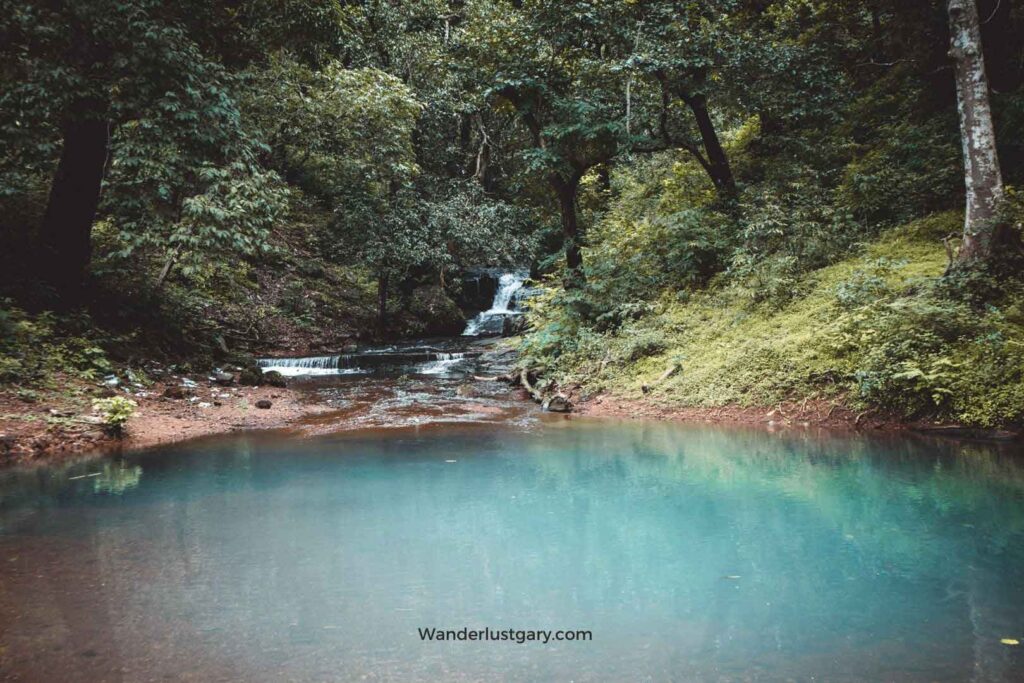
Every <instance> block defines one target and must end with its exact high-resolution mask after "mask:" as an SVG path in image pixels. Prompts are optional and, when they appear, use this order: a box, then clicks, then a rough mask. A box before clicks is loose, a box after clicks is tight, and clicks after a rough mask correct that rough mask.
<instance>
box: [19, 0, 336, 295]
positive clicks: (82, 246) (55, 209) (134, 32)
mask: <svg viewBox="0 0 1024 683" xmlns="http://www.w3.org/2000/svg"><path fill="white" fill-rule="evenodd" d="M235 5H236V3H232V2H213V3H211V2H199V1H198V0H184V1H182V2H175V3H165V2H161V1H160V0H128V1H126V2H121V1H115V0H77V1H76V2H47V1H44V0H32V1H30V2H13V1H10V0H7V1H5V2H3V5H2V6H0V17H2V18H0V36H2V37H3V39H4V40H3V41H2V42H3V45H4V46H3V47H2V48H0V50H2V56H3V58H4V62H5V68H4V71H3V73H2V75H0V78H2V79H3V88H2V90H3V92H2V94H0V116H2V118H0V143H3V144H6V145H12V146H19V147H21V149H23V150H25V149H31V148H33V147H34V148H36V149H39V148H41V147H44V146H45V145H51V146H52V148H53V149H59V150H60V155H59V158H58V159H54V162H53V163H54V164H55V170H53V171H52V182H51V188H50V193H49V202H48V205H47V209H46V212H45V215H44V217H43V220H42V225H41V228H40V237H41V242H42V244H43V246H44V257H43V259H42V263H40V266H41V268H40V272H41V273H42V275H43V277H44V278H45V279H47V280H48V281H50V282H51V283H52V284H53V285H55V286H56V288H57V289H58V291H59V292H60V293H61V294H62V295H63V296H64V297H65V298H69V297H71V296H72V295H73V294H74V293H75V292H76V291H77V290H78V289H79V285H81V283H82V282H83V280H84V278H85V275H86V272H87V269H88V266H89V262H90V257H91V241H92V236H91V231H92V225H93V222H94V220H95V217H96V215H97V210H98V209H99V208H100V206H101V202H102V201H103V193H102V190H103V188H104V181H105V179H107V178H108V175H109V174H110V173H111V172H112V171H113V170H114V169H117V168H118V164H120V169H119V177H120V178H122V179H128V180H130V182H131V183H133V184H134V190H135V191H138V190H139V189H140V188H143V187H145V189H148V190H152V191H153V192H155V193H156V194H155V195H153V196H152V197H151V198H150V199H151V200H152V201H151V203H152V204H153V205H154V207H157V205H159V206H158V207H157V208H159V210H160V211H163V212H165V213H166V212H169V213H171V214H174V213H177V212H179V211H180V210H181V206H182V205H181V203H182V202H184V201H185V200H186V199H187V198H188V196H190V192H189V191H188V190H187V188H188V187H189V186H192V187H193V188H197V189H198V191H199V192H203V191H205V188H203V187H197V186H196V183H195V180H196V178H197V175H196V174H195V173H191V172H190V173H187V174H186V176H185V178H184V179H183V184H184V185H185V186H186V189H183V188H177V187H174V186H173V184H168V183H166V182H150V183H147V182H146V181H145V179H141V178H139V177H138V176H136V175H134V174H133V173H131V170H132V168H135V169H136V170H141V169H142V168H143V167H144V166H147V165H157V166H159V165H160V164H163V163H165V162H167V161H168V159H172V160H176V162H175V163H172V164H171V165H172V166H173V165H176V166H177V167H178V169H179V170H181V169H183V168H184V169H185V170H187V171H191V170H193V169H195V168H197V167H200V166H209V165H211V164H212V165H214V166H218V167H221V168H228V167H231V168H232V173H234V174H237V173H238V172H239V171H240V169H241V167H240V166H239V165H238V163H237V162H240V161H241V162H242V164H243V165H244V166H246V167H247V168H249V169H251V168H252V166H251V164H249V161H247V160H246V158H245V155H246V154H247V152H246V151H245V150H248V149H251V145H252V143H256V142H257V141H253V140H251V139H248V137H247V135H246V131H245V130H244V128H243V127H241V126H240V125H239V113H238V111H237V106H236V102H235V100H236V89H237V85H238V84H237V83H236V82H235V80H234V71H233V69H235V68H239V67H241V66H244V65H245V64H247V63H249V62H251V61H253V60H258V59H261V58H262V56H263V55H265V54H266V53H267V51H269V50H271V49H272V48H273V46H274V45H275V44H276V43H277V42H278V41H280V40H282V39H289V40H292V39H294V35H284V34H282V32H281V30H280V29H281V26H284V25H286V26H287V27H288V31H287V32H288V33H292V32H299V35H301V36H303V37H304V38H308V41H307V42H306V43H305V49H306V52H307V53H308V57H309V59H314V60H315V59H319V58H320V57H321V56H322V54H324V53H325V52H326V51H329V50H330V49H334V47H333V43H334V42H336V38H337V35H338V32H339V30H340V22H339V19H340V14H339V7H338V5H337V3H336V2H327V3H322V2H312V0H309V2H307V1H306V0H285V1H284V2H276V1H271V0H256V1H254V2H252V3H246V6H245V8H244V9H242V10H239V9H238V8H236V6H235ZM288 17H290V19H289V21H288V22H285V23H282V21H283V19H285V18H288ZM294 17H303V21H304V22H305V24H302V26H299V23H302V22H299V23H297V22H296V20H295V19H294ZM303 27H305V29H307V30H301V29H302V28H303ZM324 46H326V47H324ZM226 65H230V67H228V66H226ZM169 122H173V125H164V124H168V123H169ZM154 126H157V127H162V132H164V133H165V134H167V135H170V136H171V137H170V139H166V138H165V139H163V140H153V139H143V142H144V143H145V144H139V136H137V135H134V133H135V131H137V130H139V129H142V130H143V131H145V129H146V128H147V127H154ZM126 131H127V132H126ZM149 132H154V131H149ZM144 135H145V133H143V136H144ZM132 137H135V140H134V141H131V142H129V143H128V144H130V145H131V146H132V147H133V150H134V151H137V152H138V151H146V150H148V151H153V152H156V156H154V157H149V158H146V159H142V158H138V157H137V158H133V159H131V160H125V159H119V157H120V156H122V155H123V154H124V149H123V145H124V143H125V140H126V139H127V138H132ZM54 143H56V144H54ZM240 150H242V156H239V151H240ZM25 156H26V154H25V153H24V152H13V153H12V152H8V153H7V154H5V155H4V161H7V162H14V163H16V162H17V161H18V160H20V159H24V157H25ZM45 164H46V159H45V157H44V161H43V163H41V164H40V166H44V165H45ZM8 170H10V167H9V168H5V169H4V171H5V175H6V172H7V171H8ZM13 170H14V171H15V172H17V171H18V170H20V169H18V168H17V167H15V168H14V169H13ZM147 170H148V169H147ZM5 184H6V183H5ZM258 184H259V183H258ZM199 185H202V183H201V182H200V183H199ZM122 196H125V195H124V194H122ZM135 199H141V198H140V197H138V196H136V197H135ZM169 202H170V203H175V204H176V205H175V206H167V204H168V203H169ZM143 224H144V222H143Z"/></svg>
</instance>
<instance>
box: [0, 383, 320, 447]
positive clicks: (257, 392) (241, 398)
mask: <svg viewBox="0 0 1024 683" xmlns="http://www.w3.org/2000/svg"><path fill="white" fill-rule="evenodd" d="M182 382H187V383H188V384H189V386H187V387H185V394H186V395H184V396H183V397H181V398H169V397H166V396H164V391H165V390H166V389H167V388H168V387H170V386H181V385H182ZM58 384H63V386H62V387H61V389H60V390H59V391H56V390H51V391H47V392H38V396H33V397H32V399H31V400H26V399H25V397H24V395H22V396H19V395H18V393H17V392H16V391H14V390H12V389H6V388H5V389H0V464H2V463H5V462H24V461H29V460H34V459H37V458H42V457H55V456H61V455H73V454H77V453H85V452H96V451H108V450H116V449H121V448H143V447H147V446H154V445H156V444H162V443H170V442H173V441H182V440H184V439H191V438H194V437H199V436H208V435H212V434H221V433H226V432H232V431H239V430H248V429H274V428H279V427H284V426H287V425H288V424H290V423H292V422H293V421H295V420H297V419H299V418H301V417H306V416H309V415H314V414H317V413H319V412H321V411H324V410H327V407H326V406H324V405H320V404H317V403H315V402H313V401H312V400H311V399H310V397H309V396H308V395H307V394H306V393H305V392H302V391H297V390H293V389H287V388H278V387H268V386H263V387H244V386H238V385H237V384H234V385H230V386H220V385H218V384H216V383H214V382H211V381H209V380H208V378H206V377H202V376H193V377H187V378H174V379H171V380H168V381H166V382H158V383H155V384H153V385H151V386H147V387H145V388H139V389H137V390H133V391H130V392H124V391H123V390H121V393H119V394H118V395H123V396H126V397H128V398H131V399H132V400H134V401H135V402H136V403H138V406H139V407H138V409H137V411H136V413H135V415H134V416H133V417H132V418H131V419H130V420H129V421H128V424H127V425H126V427H125V430H124V436H123V438H115V437H112V436H110V435H108V434H106V433H105V432H104V430H103V428H102V426H101V425H99V424H97V422H98V418H97V416H96V415H94V414H93V411H92V407H91V404H92V398H93V396H92V395H91V394H92V393H94V392H95V387H92V386H90V385H87V384H86V383H83V382H75V381H74V380H71V379H68V378H62V382H59V383H58ZM111 393H113V392H111ZM261 400H267V401H270V407H269V408H266V409H264V408H259V407H257V405H256V404H257V402H258V401H261Z"/></svg>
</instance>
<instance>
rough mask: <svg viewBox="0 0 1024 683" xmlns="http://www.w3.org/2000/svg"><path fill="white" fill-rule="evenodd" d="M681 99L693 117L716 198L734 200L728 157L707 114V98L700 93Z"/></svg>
mask: <svg viewBox="0 0 1024 683" xmlns="http://www.w3.org/2000/svg"><path fill="white" fill-rule="evenodd" d="M682 98H683V101H684V102H686V106H688V107H689V108H690V111H691V112H693V117H694V119H695V120H696V122H697V129H698V130H699V131H700V138H701V142H702V144H703V146H704V153H705V154H706V155H707V161H708V164H707V172H708V175H709V176H710V177H711V182H713V183H714V184H715V190H716V191H717V192H718V196H719V197H720V198H722V199H725V200H732V199H735V198H736V179H735V178H734V177H733V174H732V166H730V165H729V157H727V156H726V154H725V150H724V149H723V148H722V142H721V140H719V139H718V132H717V131H716V130H715V123H714V121H712V120H711V114H710V112H708V98H707V96H705V95H703V94H701V93H698V94H696V95H690V94H683V96H682Z"/></svg>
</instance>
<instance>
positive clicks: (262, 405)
mask: <svg viewBox="0 0 1024 683" xmlns="http://www.w3.org/2000/svg"><path fill="white" fill-rule="evenodd" d="M272 405H274V404H273V403H271V402H270V401H268V400H267V399H265V398H261V399H260V400H258V401H256V407H257V408H261V409H263V410H269V409H270V407H271V406H272Z"/></svg>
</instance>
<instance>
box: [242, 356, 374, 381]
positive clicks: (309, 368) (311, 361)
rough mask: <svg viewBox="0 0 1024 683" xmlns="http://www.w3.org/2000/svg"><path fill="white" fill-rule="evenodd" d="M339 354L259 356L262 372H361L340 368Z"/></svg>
mask: <svg viewBox="0 0 1024 683" xmlns="http://www.w3.org/2000/svg"><path fill="white" fill-rule="evenodd" d="M340 365H341V356H309V357H306V358H261V359H260V360H259V366H260V367H261V368H263V372H270V371H272V370H273V371H276V372H279V373H281V374H282V375H284V376H285V377H295V376H298V375H342V374H357V373H360V372H363V371H362V370H360V369H359V368H341V367H340Z"/></svg>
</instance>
